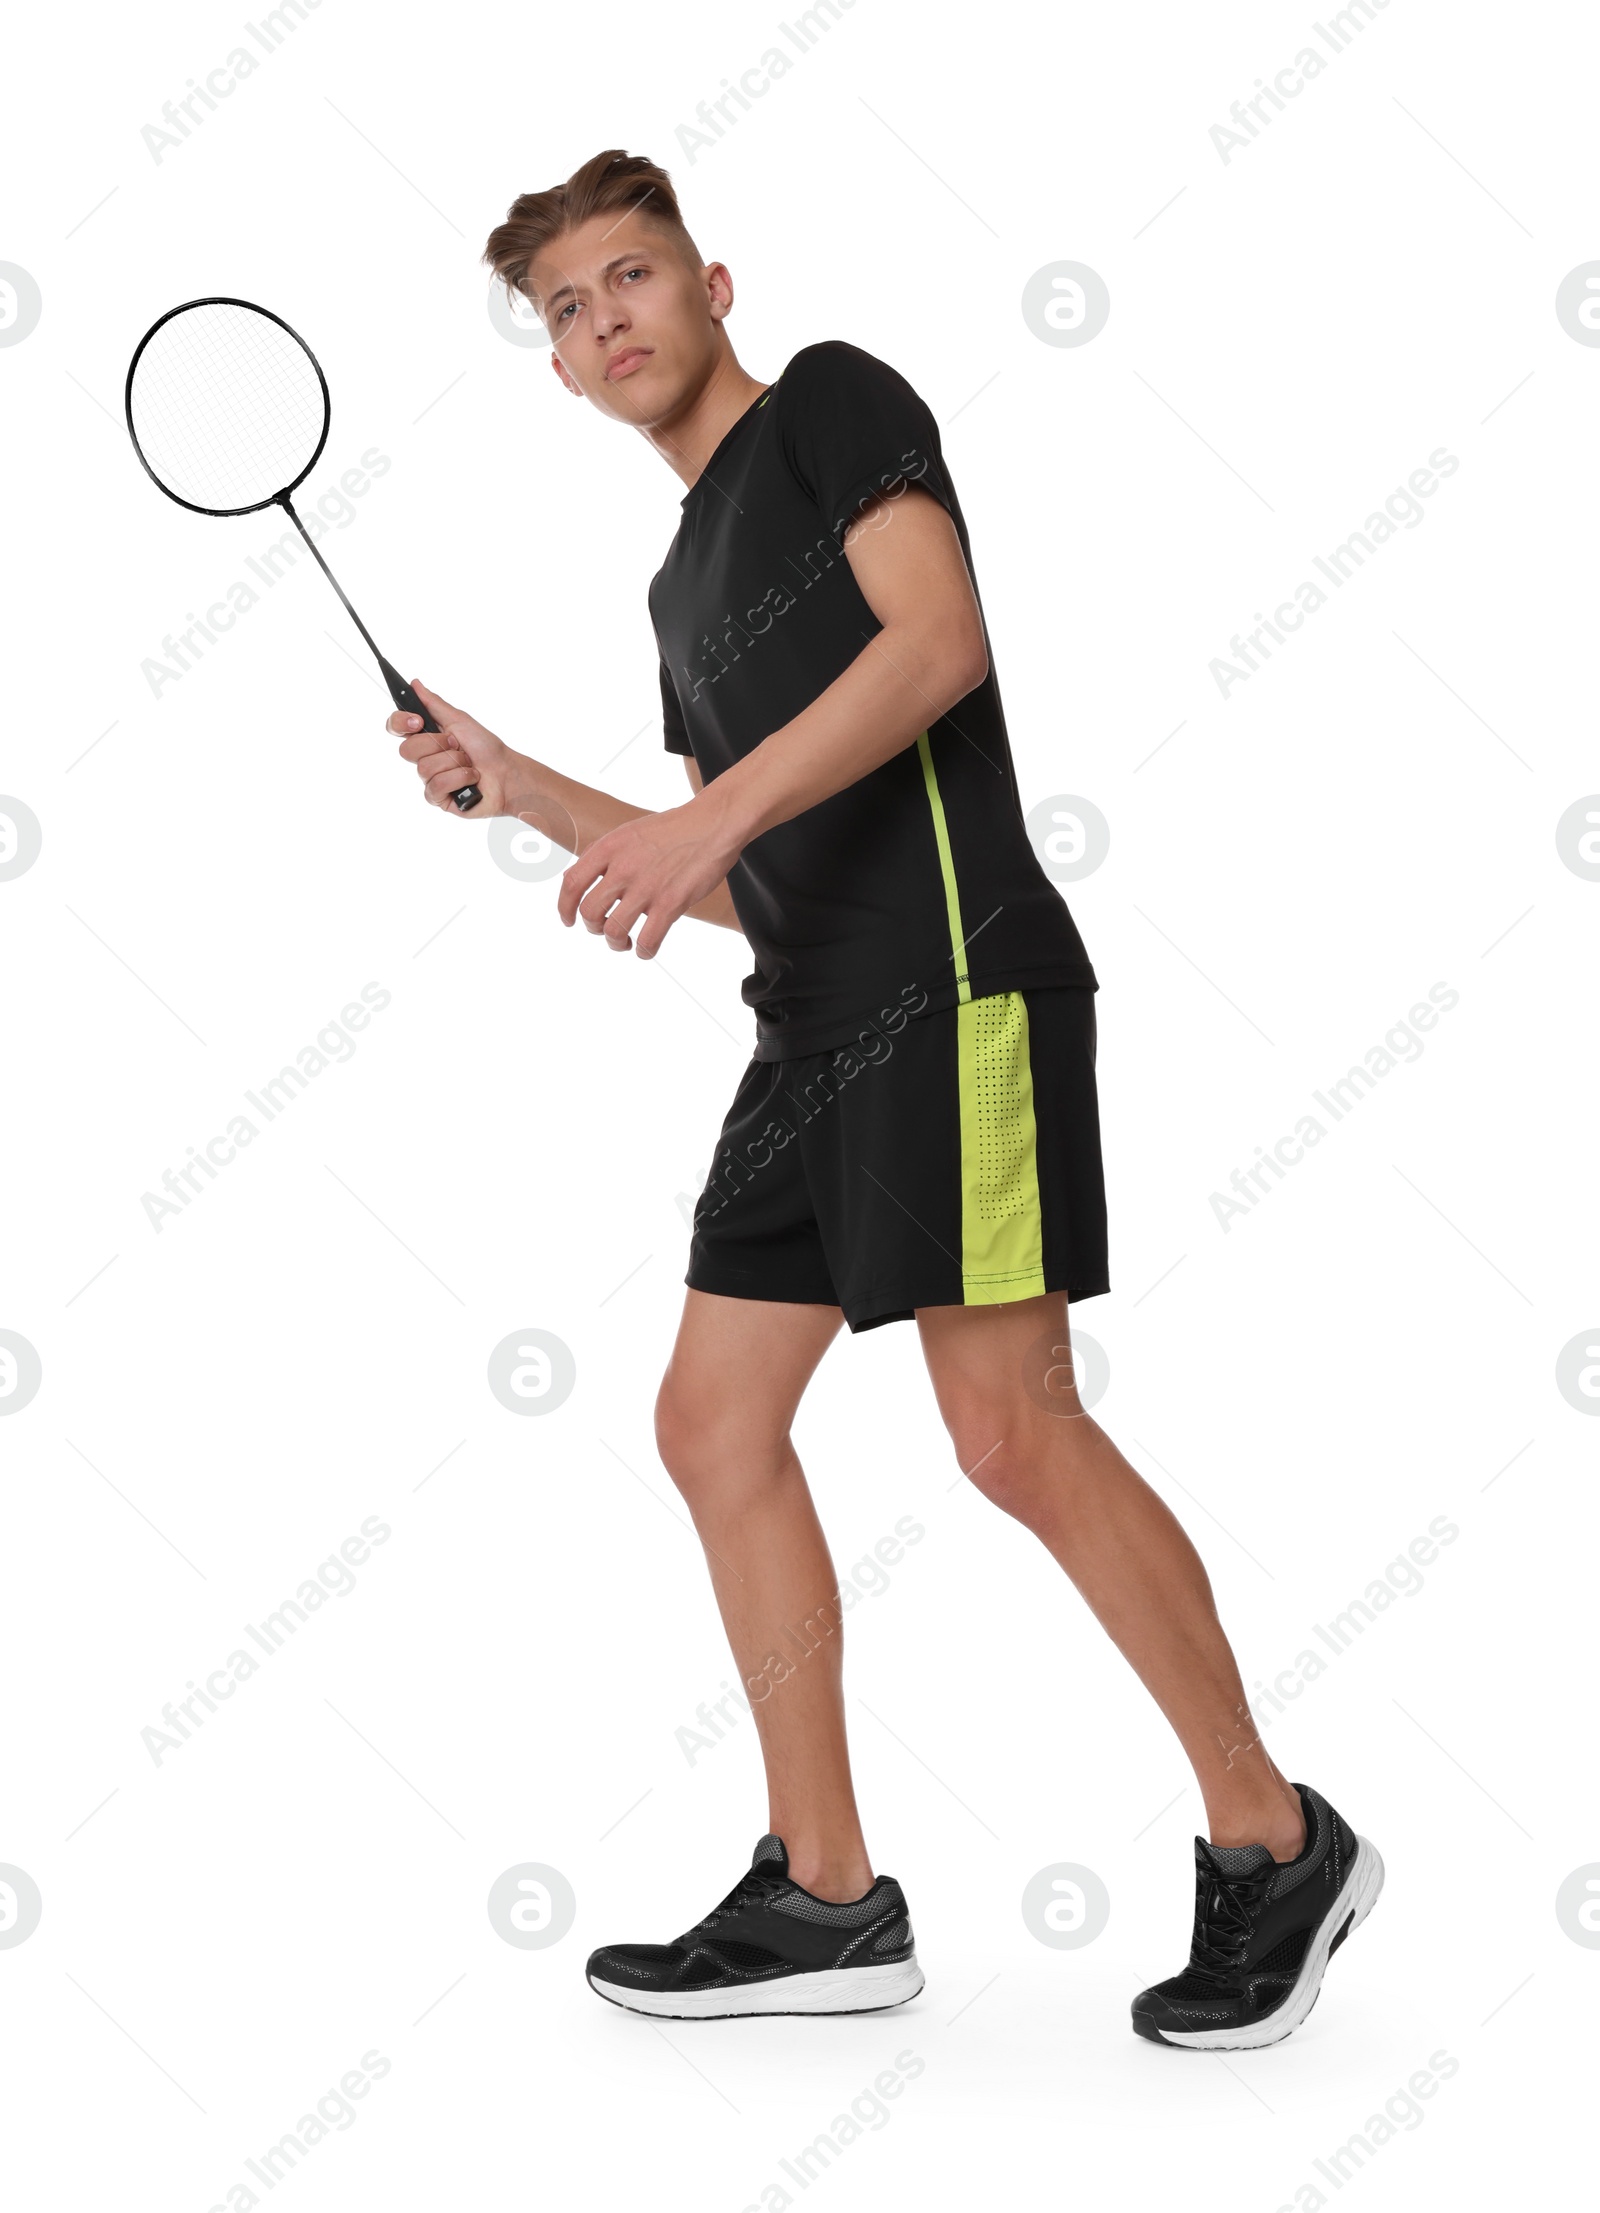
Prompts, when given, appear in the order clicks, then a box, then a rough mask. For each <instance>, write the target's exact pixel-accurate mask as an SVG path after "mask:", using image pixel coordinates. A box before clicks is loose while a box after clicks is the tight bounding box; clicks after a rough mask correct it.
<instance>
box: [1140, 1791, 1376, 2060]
mask: <svg viewBox="0 0 1600 2213" xmlns="http://www.w3.org/2000/svg"><path fill="white" fill-rule="evenodd" d="M1295 1789H1296V1790H1298V1791H1299V1793H1300V1804H1301V1806H1302V1808H1303V1809H1304V1812H1305V1817H1306V1841H1305V1848H1304V1850H1303V1851H1302V1852H1301V1853H1300V1856H1299V1858H1298V1859H1292V1860H1275V1859H1274V1858H1273V1857H1272V1854H1271V1853H1270V1852H1269V1851H1268V1850H1267V1848H1266V1846H1265V1845H1264V1844H1241V1845H1237V1846H1218V1845H1215V1844H1208V1843H1207V1842H1206V1841H1205V1839H1204V1837H1198V1836H1197V1837H1196V1838H1195V1840H1194V1857H1195V1900H1194V1943H1193V1946H1192V1948H1191V1950H1190V1953H1189V1964H1188V1966H1187V1967H1186V1968H1185V1969H1184V1971H1183V1973H1182V1974H1181V1975H1173V1976H1171V1977H1170V1978H1169V1979H1168V1980H1167V1981H1166V1982H1158V1983H1156V1984H1154V1985H1153V1986H1152V1988H1150V1989H1149V1990H1141V1991H1140V1993H1139V1995H1138V1997H1137V1998H1135V1999H1134V2001H1133V2025H1134V2028H1135V2030H1136V2031H1137V2032H1138V2034H1139V2035H1140V2036H1148V2037H1149V2038H1150V2039H1151V2041H1152V2042H1153V2043H1156V2044H1186V2045H1189V2046H1190V2047H1192V2049H1194V2050H1195V2051H1201V2052H1230V2051H1232V2052H1240V2051H1250V2050H1253V2049H1254V2048H1255V2047H1256V2046H1257V2045H1260V2044H1277V2043H1280V2042H1281V2041H1282V2039H1283V2038H1284V2037H1286V2036H1288V2035H1290V2034H1292V2032H1293V2031H1294V2030H1295V2029H1297V2028H1298V2027H1299V2026H1300V2024H1301V2022H1302V2021H1303V2020H1304V2019H1305V2017H1306V2015H1307V2014H1308V2013H1309V2012H1310V2011H1311V2008H1312V2007H1313V2006H1314V2005H1315V2004H1316V2002H1317V1993H1318V1991H1319V1990H1320V1989H1321V1988H1322V1975H1323V1970H1324V1969H1325V1968H1326V1966H1327V1964H1328V1961H1329V1960H1330V1958H1331V1957H1332V1956H1333V1954H1334V1953H1335V1952H1336V1951H1337V1950H1338V1949H1339V1947H1340V1945H1341V1944H1342V1943H1343V1942H1344V1940H1345V1938H1346V1937H1347V1936H1348V1935H1349V1934H1350V1931H1351V1930H1352V1929H1353V1928H1354V1927H1355V1926H1356V1925H1357V1923H1358V1922H1361V1921H1364V1920H1365V1919H1366V1918H1367V1915H1368V1914H1369V1913H1370V1912H1371V1911H1372V1908H1373V1905H1374V1903H1375V1902H1376V1899H1377V1896H1378V1893H1379V1891H1380V1890H1381V1889H1382V1888H1383V1862H1382V1860H1381V1859H1379V1857H1378V1855H1377V1852H1376V1851H1375V1850H1374V1849H1373V1847H1372V1846H1371V1845H1370V1844H1369V1843H1368V1842H1367V1840H1366V1838H1365V1837H1362V1836H1357V1835H1356V1833H1355V1831H1354V1830H1353V1829H1352V1828H1351V1827H1350V1825H1349V1823H1348V1822H1347V1821H1345V1820H1343V1819H1342V1818H1341V1817H1340V1816H1339V1815H1338V1814H1337V1813H1335V1812H1334V1810H1333V1808H1332V1807H1331V1806H1330V1805H1329V1803H1328V1801H1327V1799H1326V1798H1324V1797H1323V1796H1322V1795H1321V1793H1320V1792H1319V1791H1315V1790H1312V1789H1310V1788H1309V1787H1308V1786H1307V1785H1306V1784H1305V1783H1296V1785H1295Z"/></svg>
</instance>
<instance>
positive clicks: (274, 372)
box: [123, 294, 332, 515]
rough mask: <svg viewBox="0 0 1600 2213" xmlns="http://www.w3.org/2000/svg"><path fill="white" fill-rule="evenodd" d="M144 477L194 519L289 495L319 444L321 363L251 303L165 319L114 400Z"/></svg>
mask: <svg viewBox="0 0 1600 2213" xmlns="http://www.w3.org/2000/svg"><path fill="white" fill-rule="evenodd" d="M123 409H124V413H125V414H126V417H127V423H128V436H129V437H130V438H131V439H132V440H133V450H134V452H135V453H136V454H137V455H138V456H139V460H140V462H141V464H142V465H143V468H144V470H145V473H146V475H147V476H148V477H149V478H150V480H151V482H152V483H153V484H155V485H156V486H157V487H158V488H159V489H160V490H161V491H163V492H165V494H166V495H167V498H168V499H170V500H174V501H176V503H177V505H178V506H179V507H187V508H188V509H189V510H190V512H191V513H192V514H196V515H253V514H255V513H256V512H257V511H258V510H259V509H260V508H263V507H271V506H273V505H275V504H276V503H277V502H279V501H281V500H284V499H287V498H288V496H289V494H290V493H291V492H294V491H296V490H298V488H299V487H300V485H302V484H303V483H304V482H305V480H306V478H307V477H308V476H309V475H310V474H311V471H312V470H313V469H314V468H315V467H316V465H317V462H318V461H319V460H320V459H321V456H322V449H323V447H324V446H325V445H326V444H327V442H328V428H329V423H330V421H331V416H332V406H331V402H330V400H329V397H328V380H327V378H326V377H325V376H324V375H323V373H322V364H321V363H320V362H319V361H318V359H317V357H316V355H315V354H314V353H313V352H312V351H311V348H310V347H309V346H308V345H307V344H306V342H305V340H304V339H303V338H302V337H301V336H300V333H299V332H298V331H297V330H295V329H293V328H292V327H291V326H290V325H289V324H288V323H286V322H285V321H284V319H283V317H282V316H281V315H274V314H273V312H272V310H271V308H267V307H261V306H258V305H257V303H256V302H255V301H254V300H237V299H231V298H228V297H226V296H225V295H221V294H216V295H212V296H209V297H207V298H205V299H199V300H185V301H184V302H183V303H182V304H181V305H180V306H178V307H173V308H169V309H168V310H167V312H166V314H165V315H163V316H161V317H160V318H159V319H158V320H157V321H156V322H154V323H152V324H151V326H150V328H149V329H148V330H147V331H146V332H145V334H144V336H143V337H142V338H141V339H140V341H139V343H138V345H137V346H136V347H135V348H134V354H133V359H132V361H130V362H129V364H128V380H127V384H126V387H125V389H124V393H123Z"/></svg>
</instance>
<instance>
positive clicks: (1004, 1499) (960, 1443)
mask: <svg viewBox="0 0 1600 2213" xmlns="http://www.w3.org/2000/svg"><path fill="white" fill-rule="evenodd" d="M944 1420H945V1427H946V1429H947V1430H948V1431H949V1434H950V1442H951V1444H952V1445H953V1446H954V1447H955V1455H956V1463H957V1465H958V1466H959V1467H960V1469H961V1472H962V1473H963V1475H965V1476H966V1478H967V1480H968V1482H970V1483H971V1484H972V1486H973V1488H974V1489H975V1490H978V1491H981V1492H982V1493H983V1495H984V1497H985V1498H986V1499H988V1500H989V1502H990V1504H991V1505H994V1506H998V1507H1000V1508H1001V1509H1002V1510H1003V1511H1004V1512H1005V1513H1008V1514H1012V1515H1015V1517H1016V1519H1017V1520H1018V1521H1022V1522H1031V1521H1033V1520H1035V1519H1036V1518H1037V1516H1038V1514H1039V1512H1040V1510H1041V1505H1042V1502H1043V1499H1044V1497H1045V1493H1046V1490H1047V1488H1048V1487H1049V1486H1050V1485H1051V1484H1052V1483H1053V1481H1054V1480H1055V1479H1056V1478H1057V1477H1059V1475H1060V1474H1061V1473H1062V1472H1063V1469H1062V1466H1061V1459H1062V1454H1061V1449H1060V1448H1061V1446H1062V1445H1063V1444H1064V1443H1065V1442H1066V1439H1065V1438H1064V1437H1058V1436H1056V1435H1055V1434H1054V1433H1053V1432H1052V1433H1051V1434H1050V1435H1049V1436H1041V1434H1040V1427H1041V1425H1040V1422H1039V1419H1038V1416H1037V1414H1036V1413H1035V1411H1034V1409H1033V1408H1032V1407H1031V1406H1028V1405H1027V1404H1025V1403H1023V1404H1018V1403H1015V1402H1013V1401H1010V1400H1007V1399H1006V1398H1004V1397H994V1398H990V1397H987V1396H982V1395H980V1396H973V1397H963V1398H962V1399H961V1400H960V1401H958V1402H957V1403H955V1404H953V1405H947V1406H946V1407H945V1408H944ZM1062 1426H1063V1428H1065V1426H1066V1425H1065V1424H1063V1425H1062Z"/></svg>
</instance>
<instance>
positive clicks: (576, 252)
mask: <svg viewBox="0 0 1600 2213" xmlns="http://www.w3.org/2000/svg"><path fill="white" fill-rule="evenodd" d="M527 281H528V285H529V288H530V289H531V291H532V292H533V295H534V297H535V299H536V301H537V303H538V305H539V308H540V311H541V313H542V314H543V316H544V320H545V327H546V329H547V330H548V331H549V333H550V337H551V340H552V342H553V344H554V347H555V356H554V360H555V369H556V373H557V375H558V376H559V377H560V378H561V381H562V382H563V384H565V385H566V387H567V389H568V391H570V392H580V393H582V395H583V397H584V398H585V399H587V400H589V401H591V402H592V403H593V404H594V405H595V406H596V407H598V408H599V409H600V410H601V412H602V413H603V414H607V415H611V416H613V417H615V419H616V420H617V421H618V422H625V423H632V424H643V423H653V422H658V421H660V420H661V419H662V418H663V417H667V416H670V415H671V414H672V413H673V411H674V410H675V409H676V408H677V407H678V406H679V405H680V403H681V402H682V400H683V399H684V398H685V396H686V395H688V394H690V393H693V392H695V391H697V390H698V389H699V388H700V386H701V385H702V384H703V383H704V381H705V378H706V375H707V372H708V371H709V369H710V366H711V362H712V358H713V354H714V349H715V343H716V334H717V325H718V324H719V323H720V321H721V319H722V317H723V316H724V315H725V314H726V313H727V310H728V308H729V306H731V304H732V301H733V286H732V282H731V280H730V279H729V277H728V272H727V270H726V269H724V268H723V267H722V265H721V263H720V262H718V263H713V264H712V265H711V266H710V267H709V268H705V269H702V268H699V267H694V266H691V264H690V263H689V261H688V260H687V259H686V258H685V256H684V255H683V254H682V253H681V252H680V251H679V250H678V248H677V246H676V244H675V243H674V241H673V239H672V238H671V236H670V235H669V234H668V233H666V232H665V231H663V230H661V229H660V228H659V227H658V226H657V225H655V224H653V223H652V222H651V221H650V220H649V218H648V216H646V215H642V214H639V213H637V212H636V211H634V210H631V209H630V211H629V212H628V213H627V214H626V215H623V216H620V217H619V216H616V215H596V216H592V217H591V218H590V220H589V221H588V222H587V223H584V224H581V225H580V226H579V227H578V229H576V230H571V231H566V232H563V234H562V235H561V236H560V237H559V238H556V239H554V240H552V241H551V243H550V245H548V246H547V247H546V248H545V249H544V250H543V251H542V252H541V253H538V254H536V255H535V256H534V257H533V259H532V261H531V262H530V263H529V264H528V276H527Z"/></svg>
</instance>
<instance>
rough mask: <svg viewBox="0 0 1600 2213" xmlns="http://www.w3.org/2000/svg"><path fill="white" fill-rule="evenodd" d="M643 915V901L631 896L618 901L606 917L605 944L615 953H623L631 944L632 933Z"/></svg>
mask: <svg viewBox="0 0 1600 2213" xmlns="http://www.w3.org/2000/svg"><path fill="white" fill-rule="evenodd" d="M643 915H644V901H643V900H642V899H640V898H638V897H636V896H634V895H632V894H630V895H629V896H628V897H627V898H625V899H619V900H618V901H617V904H616V905H615V906H614V907H613V908H612V910H611V912H610V913H609V914H608V915H607V916H606V943H607V944H608V945H610V946H612V947H613V948H614V949H615V950H616V951H617V952H619V953H625V952H626V951H627V950H628V947H629V946H630V945H631V944H632V942H633V933H634V931H635V930H636V929H637V928H638V927H639V923H640V921H641V919H642V918H643Z"/></svg>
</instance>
